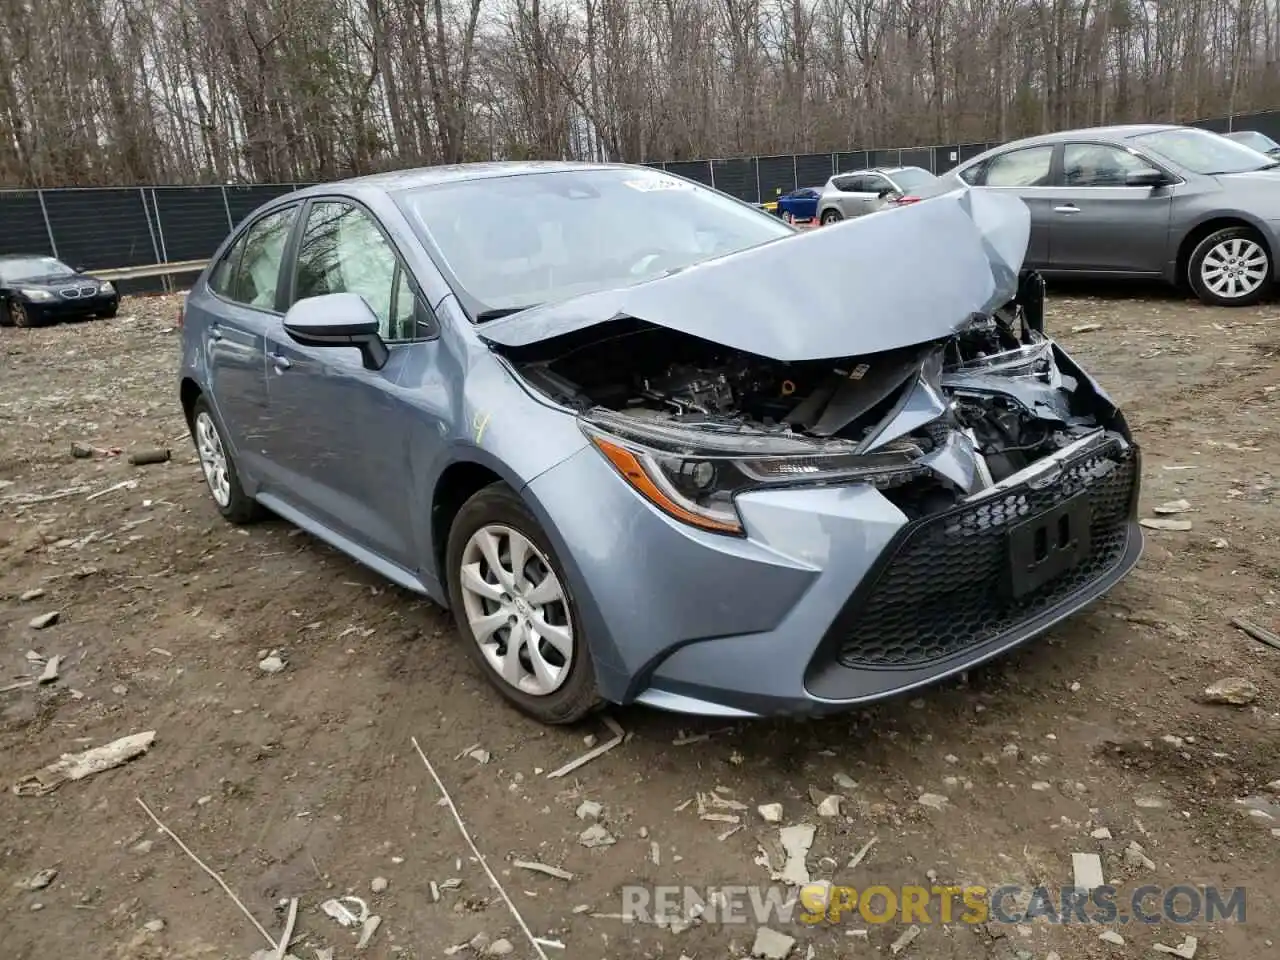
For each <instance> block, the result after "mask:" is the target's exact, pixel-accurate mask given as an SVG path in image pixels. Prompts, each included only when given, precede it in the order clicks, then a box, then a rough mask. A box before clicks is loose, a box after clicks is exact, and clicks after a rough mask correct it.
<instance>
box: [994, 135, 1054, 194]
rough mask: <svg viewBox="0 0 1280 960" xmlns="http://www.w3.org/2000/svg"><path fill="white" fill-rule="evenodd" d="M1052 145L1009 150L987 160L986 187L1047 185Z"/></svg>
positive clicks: (1051, 158) (1051, 159)
mask: <svg viewBox="0 0 1280 960" xmlns="http://www.w3.org/2000/svg"><path fill="white" fill-rule="evenodd" d="M1052 161H1053V145H1052V144H1049V145H1047V146H1043V147H1024V148H1023V149H1021V150H1011V151H1010V152H1009V153H1003V154H1001V155H1000V156H998V157H992V158H991V159H990V160H989V161H987V175H986V178H985V180H984V185H985V186H988V187H1047V186H1049V169H1050V167H1051V166H1052Z"/></svg>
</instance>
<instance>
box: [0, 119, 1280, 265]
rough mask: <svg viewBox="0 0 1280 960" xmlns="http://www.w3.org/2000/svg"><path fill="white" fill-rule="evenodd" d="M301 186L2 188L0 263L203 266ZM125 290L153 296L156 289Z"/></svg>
mask: <svg viewBox="0 0 1280 960" xmlns="http://www.w3.org/2000/svg"><path fill="white" fill-rule="evenodd" d="M1193 125H1194V126H1199V127H1203V128H1205V129H1208V130H1213V131H1216V132H1219V133H1225V132H1227V131H1229V130H1233V129H1234V130H1257V131H1259V132H1261V133H1265V134H1267V135H1268V136H1270V137H1272V138H1273V139H1276V140H1280V110H1273V111H1266V112H1263V113H1255V114H1248V115H1236V116H1233V117H1215V118H1210V119H1207V120H1199V121H1196V122H1195V124H1193ZM993 146H996V142H995V141H988V142H984V143H955V144H942V145H935V146H930V147H908V148H902V149H892V150H849V151H843V152H839V153H802V154H787V155H784V156H773V157H740V158H734V159H724V160H671V161H666V162H656V163H649V164H646V165H647V166H650V167H655V168H658V169H664V170H668V171H670V172H671V173H675V174H679V175H680V176H684V177H688V178H689V179H691V180H696V181H698V182H699V183H704V184H707V185H708V186H712V187H715V188H716V189H718V190H723V191H724V192H726V193H729V194H732V195H733V196H735V197H738V198H739V199H741V200H746V201H748V202H750V203H768V202H770V201H772V200H776V199H777V198H778V197H779V196H781V195H782V194H784V193H788V192H790V191H791V190H794V189H796V188H798V187H810V186H815V187H816V186H821V185H822V184H823V183H824V182H825V181H826V180H827V178H828V177H830V176H832V175H834V174H836V173H841V172H844V171H850V170H858V169H861V168H865V167H872V166H918V167H923V168H925V169H926V170H930V171H932V172H933V173H943V172H945V171H947V170H950V169H952V168H953V167H955V166H957V165H959V164H961V163H964V162H965V161H966V160H969V159H971V158H973V157H975V156H977V155H978V154H979V153H982V152H983V151H984V150H986V149H988V148H989V147H993ZM305 186H309V184H305V183H283V184H281V183H276V184H261V185H256V186H242V185H227V186H193V187H103V188H96V187H85V188H58V189H48V190H0V255H2V254H6V253H25V254H46V255H52V256H55V257H57V258H59V259H60V260H63V261H64V262H66V263H69V264H71V265H72V266H74V267H83V268H85V269H88V270H116V269H121V268H127V267H143V266H149V265H152V264H167V263H183V262H186V261H197V260H204V259H207V258H208V257H210V256H212V255H213V252H214V250H215V249H217V246H218V244H219V243H221V242H222V240H223V238H225V237H226V235H227V234H228V233H229V232H230V231H231V230H232V229H233V228H234V226H235V225H236V224H237V223H239V222H240V221H241V220H242V219H244V217H246V216H247V215H248V214H249V213H250V212H251V211H253V210H254V209H255V208H256V207H258V206H259V205H260V204H263V203H265V202H267V201H268V200H271V199H274V198H275V197H278V196H280V195H281V194H284V193H289V192H291V191H293V190H297V189H300V188H301V187H305ZM132 286H134V288H135V289H142V288H153V287H154V286H155V281H143V282H141V283H135V284H133V285H132Z"/></svg>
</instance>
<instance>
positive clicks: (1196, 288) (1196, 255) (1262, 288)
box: [1187, 227, 1275, 307]
mask: <svg viewBox="0 0 1280 960" xmlns="http://www.w3.org/2000/svg"><path fill="white" fill-rule="evenodd" d="M1235 239H1242V240H1250V241H1252V242H1253V243H1256V244H1258V246H1259V247H1260V248H1261V249H1262V252H1263V253H1264V254H1265V255H1266V258H1267V277H1266V279H1265V280H1263V281H1262V283H1261V284H1260V285H1259V286H1258V289H1256V290H1254V291H1253V292H1252V293H1250V294H1247V295H1245V296H1243V297H1221V296H1219V295H1218V294H1216V293H1214V292H1213V291H1212V290H1210V289H1209V288H1208V287H1207V286H1206V285H1205V283H1204V280H1203V279H1202V277H1201V275H1200V269H1201V265H1202V264H1203V263H1204V259H1205V257H1206V256H1208V254H1209V251H1211V250H1212V249H1213V248H1214V247H1216V246H1217V245H1218V244H1220V243H1223V242H1224V241H1227V240H1235ZM1274 270H1275V262H1274V260H1273V254H1272V252H1271V251H1270V250H1269V249H1268V248H1267V245H1266V243H1264V242H1263V240H1262V238H1261V237H1259V236H1258V234H1257V232H1256V231H1254V230H1251V229H1250V228H1248V227H1226V228H1224V229H1222V230H1215V231H1214V232H1213V233H1211V234H1209V235H1208V236H1207V237H1205V238H1204V239H1203V240H1201V241H1200V242H1199V243H1197V244H1196V246H1195V249H1193V250H1192V251H1191V256H1190V257H1189V258H1188V259H1187V282H1188V284H1189V285H1190V286H1191V290H1192V292H1193V293H1195V295H1196V296H1197V297H1198V298H1199V299H1200V300H1201V301H1202V302H1203V303H1207V304H1210V305H1211V306H1216V307H1251V306H1253V305H1254V304H1256V303H1258V302H1259V301H1260V300H1262V298H1263V297H1265V296H1266V295H1267V294H1268V293H1269V292H1270V291H1271V285H1272V276H1273V273H1274Z"/></svg>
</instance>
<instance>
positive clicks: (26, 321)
mask: <svg viewBox="0 0 1280 960" xmlns="http://www.w3.org/2000/svg"><path fill="white" fill-rule="evenodd" d="M9 322H10V323H11V324H13V326H15V327H34V326H35V323H34V322H33V321H32V319H31V314H30V313H29V312H27V308H26V305H25V304H22V303H19V302H18V301H17V300H11V301H9Z"/></svg>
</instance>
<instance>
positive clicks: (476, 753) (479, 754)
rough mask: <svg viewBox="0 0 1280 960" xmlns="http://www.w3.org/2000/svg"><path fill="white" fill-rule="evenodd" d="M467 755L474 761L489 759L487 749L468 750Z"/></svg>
mask: <svg viewBox="0 0 1280 960" xmlns="http://www.w3.org/2000/svg"><path fill="white" fill-rule="evenodd" d="M467 756H468V757H470V758H471V759H472V760H474V761H475V762H476V763H488V762H489V760H490V753H489V751H488V750H481V749H478V748H477V749H475V750H470V751H468V752H467Z"/></svg>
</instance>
